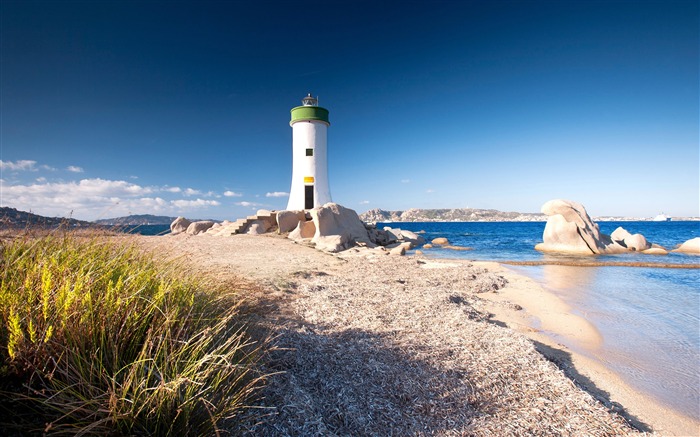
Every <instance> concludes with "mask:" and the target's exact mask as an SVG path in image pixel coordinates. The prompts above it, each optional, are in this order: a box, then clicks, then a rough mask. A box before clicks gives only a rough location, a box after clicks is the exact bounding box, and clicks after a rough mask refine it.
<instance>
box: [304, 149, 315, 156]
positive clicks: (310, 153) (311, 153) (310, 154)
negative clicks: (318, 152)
mask: <svg viewBox="0 0 700 437" xmlns="http://www.w3.org/2000/svg"><path fill="white" fill-rule="evenodd" d="M306 156H314V149H306Z"/></svg>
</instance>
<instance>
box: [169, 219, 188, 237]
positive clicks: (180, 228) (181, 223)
mask: <svg viewBox="0 0 700 437" xmlns="http://www.w3.org/2000/svg"><path fill="white" fill-rule="evenodd" d="M191 224H192V222H191V221H189V220H187V219H186V218H184V217H178V218H176V219H175V220H173V222H172V223H170V233H171V234H173V235H177V234H180V233H182V232H185V231H186V230H187V228H188V227H189V226H190V225H191Z"/></svg>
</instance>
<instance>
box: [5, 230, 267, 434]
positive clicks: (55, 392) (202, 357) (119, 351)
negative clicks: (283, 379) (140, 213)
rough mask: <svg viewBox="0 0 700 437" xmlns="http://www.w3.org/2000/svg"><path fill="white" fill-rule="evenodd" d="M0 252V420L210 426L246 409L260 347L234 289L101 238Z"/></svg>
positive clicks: (43, 426) (202, 430)
mask: <svg viewBox="0 0 700 437" xmlns="http://www.w3.org/2000/svg"><path fill="white" fill-rule="evenodd" d="M0 257H1V258H0V278H1V282H0V366H1V367H0V390H1V391H2V393H0V408H3V410H4V411H3V413H4V414H3V416H5V417H6V418H7V420H5V422H6V423H5V424H4V425H0V426H5V429H8V430H9V429H15V430H16V431H17V432H20V433H26V432H29V431H32V432H40V433H41V432H49V433H51V434H57V435H60V434H70V435H95V434H99V435H109V434H112V435H171V434H178V435H185V434H186V435H209V434H218V433H219V431H220V430H221V429H222V428H225V427H230V426H231V424H232V423H235V419H236V417H237V416H238V415H239V414H240V413H241V412H242V411H243V410H244V409H245V408H246V400H247V398H248V396H249V395H250V394H251V393H252V392H253V391H254V390H255V388H256V387H257V385H258V383H259V382H260V377H259V376H257V374H256V373H255V369H256V359H257V357H258V356H259V347H258V346H257V345H255V344H254V343H253V342H252V341H251V340H250V339H249V337H248V336H247V335H246V333H245V331H244V330H243V328H242V325H241V323H240V321H239V317H238V313H237V307H236V298H235V296H233V295H231V294H230V293H228V294H226V293H221V292H216V291H211V290H210V289H209V288H208V287H205V286H203V285H202V284H201V283H197V281H195V280H193V279H192V278H190V277H185V276H184V275H183V274H181V273H179V272H178V270H177V269H176V267H175V266H173V265H166V264H164V263H160V262H156V261H154V260H153V258H151V257H149V256H145V255H144V254H143V253H142V252H141V251H140V250H139V249H137V248H136V247H134V246H133V245H129V244H123V243H122V244H118V243H112V242H110V240H108V239H107V238H104V237H99V236H93V237H90V238H84V237H78V236H75V235H70V234H67V233H63V234H60V235H49V236H44V237H40V238H29V237H27V238H18V239H14V240H13V241H10V242H6V243H4V244H2V245H1V247H0ZM10 413H11V414H10Z"/></svg>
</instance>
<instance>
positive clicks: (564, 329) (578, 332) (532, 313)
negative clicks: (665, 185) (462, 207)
mask: <svg viewBox="0 0 700 437" xmlns="http://www.w3.org/2000/svg"><path fill="white" fill-rule="evenodd" d="M474 263H478V264H481V263H483V264H484V265H485V266H489V267H490V268H494V269H499V270H500V271H501V272H505V273H504V275H505V276H506V277H507V278H508V279H509V281H513V284H514V286H512V287H511V286H507V287H505V288H503V289H502V290H499V293H497V294H493V293H492V294H488V295H487V296H484V298H485V299H487V300H489V301H490V302H492V305H490V306H489V307H488V308H489V310H490V311H491V312H492V313H493V314H494V318H495V319H496V320H498V321H499V322H501V323H504V324H505V325H506V326H508V327H509V328H511V329H513V330H515V331H517V332H519V333H521V334H523V335H525V336H526V337H528V338H530V339H531V340H532V341H534V342H536V344H537V349H538V351H539V352H540V353H542V354H543V355H544V356H545V357H547V358H548V359H550V360H552V361H553V362H555V363H556V364H557V365H558V366H559V367H560V368H562V370H564V372H565V373H567V376H569V377H570V378H572V379H573V380H575V381H576V383H577V384H579V385H581V386H583V387H584V388H585V390H586V391H588V392H589V393H591V394H592V395H594V396H595V397H596V399H598V400H599V401H601V402H602V403H603V404H604V405H606V406H608V407H609V408H611V409H612V410H613V411H617V412H619V413H620V414H622V415H623V416H624V417H625V418H626V419H627V420H629V421H630V423H632V424H633V425H634V426H635V427H637V428H638V429H640V430H642V431H647V432H650V431H651V430H652V429H653V431H655V432H657V433H660V434H662V435H677V436H692V435H700V421H698V420H696V419H693V418H692V417H689V416H686V415H685V414H683V413H681V412H679V411H676V410H674V409H673V408H671V407H669V406H667V405H665V404H663V403H662V402H661V401H658V400H657V399H656V398H654V397H653V396H652V395H649V394H646V393H644V392H642V391H640V390H638V389H636V388H633V387H631V386H630V385H629V384H628V383H627V382H625V381H624V380H623V379H622V378H621V376H620V375H618V374H617V373H615V372H614V371H613V370H611V369H610V368H608V367H606V366H605V365H604V364H603V363H602V362H600V360H598V359H596V358H593V356H594V355H595V354H594V352H595V350H596V349H597V348H598V346H600V344H601V343H602V341H603V337H602V335H601V333H600V332H599V331H598V330H597V329H596V327H595V326H594V325H593V324H592V323H590V322H589V321H587V320H586V319H584V318H583V317H581V316H578V315H575V314H573V312H572V310H575V308H573V307H571V306H570V305H569V304H567V303H566V302H564V300H563V299H561V298H560V297H558V296H557V295H556V294H555V293H554V292H553V291H550V290H548V289H546V288H545V287H544V286H542V285H541V284H540V283H538V282H537V281H536V280H535V279H532V278H530V277H528V276H527V275H525V274H524V273H521V272H516V271H514V270H512V269H510V268H509V266H511V265H516V266H517V265H528V266H530V265H567V266H575V267H591V266H589V265H587V264H584V265H580V264H571V263H566V264H559V263H551V262H550V263H546V264H529V263H523V264H514V263H501V262H490V261H474ZM603 265H610V264H603ZM653 267H659V266H653ZM662 268H663V267H662ZM695 268H697V267H695ZM509 285H510V284H509ZM506 302H508V303H511V304H516V305H518V306H520V307H522V308H523V311H515V310H513V307H512V305H504V303H506ZM565 343H568V345H567V344H565ZM572 343H573V344H572Z"/></svg>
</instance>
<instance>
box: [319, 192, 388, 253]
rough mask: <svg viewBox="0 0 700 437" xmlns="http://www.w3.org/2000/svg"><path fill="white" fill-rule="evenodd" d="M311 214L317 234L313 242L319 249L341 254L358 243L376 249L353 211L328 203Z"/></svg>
mask: <svg viewBox="0 0 700 437" xmlns="http://www.w3.org/2000/svg"><path fill="white" fill-rule="evenodd" d="M310 214H311V219H312V220H313V222H314V224H315V225H316V233H315V234H314V238H313V239H312V240H311V241H312V242H313V243H315V244H316V247H317V248H318V249H320V250H324V251H326V252H340V251H342V250H345V249H347V248H349V247H351V246H352V245H353V244H356V243H362V244H363V245H366V246H368V247H375V244H374V243H372V241H371V240H370V238H369V233H368V232H367V229H366V228H365V225H364V223H362V221H361V220H360V217H358V215H357V213H356V212H355V211H353V210H352V209H349V208H345V207H344V206H342V205H338V204H337V203H326V204H325V205H323V206H320V207H318V208H314V209H312V210H311V211H310Z"/></svg>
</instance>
